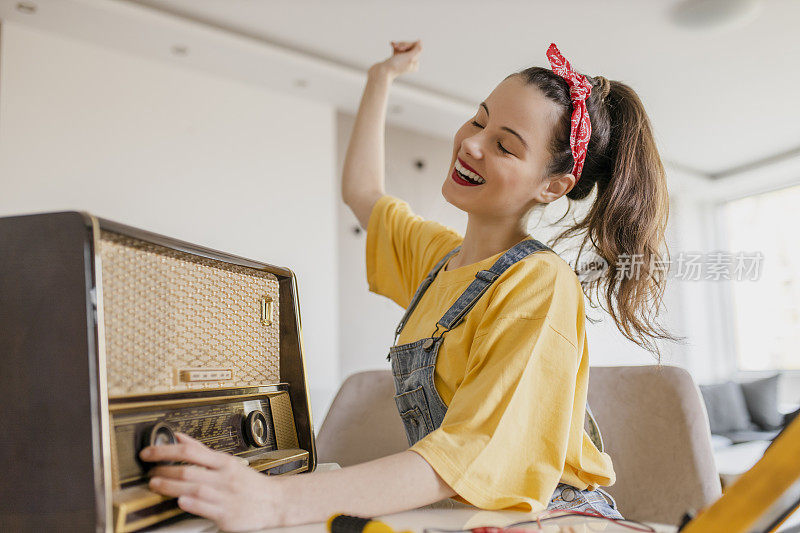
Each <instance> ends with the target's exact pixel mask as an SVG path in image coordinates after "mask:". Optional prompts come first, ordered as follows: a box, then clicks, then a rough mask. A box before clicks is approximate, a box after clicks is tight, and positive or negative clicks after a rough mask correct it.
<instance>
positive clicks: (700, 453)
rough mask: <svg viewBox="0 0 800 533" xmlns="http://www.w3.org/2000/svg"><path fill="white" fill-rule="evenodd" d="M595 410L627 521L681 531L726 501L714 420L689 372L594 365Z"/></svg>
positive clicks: (592, 390) (614, 490)
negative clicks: (685, 522)
mask: <svg viewBox="0 0 800 533" xmlns="http://www.w3.org/2000/svg"><path fill="white" fill-rule="evenodd" d="M589 405H591V406H592V412H593V413H594V415H595V418H596V419H597V423H598V425H599V426H600V430H601V431H602V434H603V444H604V447H605V452H606V453H608V454H609V455H610V456H611V460H612V462H613V464H614V472H615V473H616V475H617V481H616V483H614V485H612V486H611V487H608V488H607V489H605V490H607V491H608V492H609V493H610V494H611V495H612V496H613V497H614V499H615V500H616V501H617V506H618V507H619V511H620V513H622V515H623V516H624V517H625V518H629V519H631V520H647V521H651V522H659V523H662V524H673V525H676V524H678V523H679V522H680V520H681V518H682V517H683V514H684V513H685V512H686V511H688V510H690V509H695V510H699V509H702V508H703V507H706V506H707V505H709V504H711V503H712V502H713V501H715V500H717V499H718V498H719V497H720V495H721V494H722V491H721V487H720V480H719V475H718V473H717V467H716V464H715V462H714V456H713V451H712V447H711V433H710V430H709V425H708V415H707V414H706V409H705V405H704V404H703V400H702V398H701V396H700V391H699V390H698V388H697V385H696V384H695V383H694V381H693V380H692V377H691V376H690V375H689V373H688V372H687V371H686V370H684V369H683V368H679V367H675V366H667V365H662V366H655V365H651V366H608V367H591V368H590V370H589Z"/></svg>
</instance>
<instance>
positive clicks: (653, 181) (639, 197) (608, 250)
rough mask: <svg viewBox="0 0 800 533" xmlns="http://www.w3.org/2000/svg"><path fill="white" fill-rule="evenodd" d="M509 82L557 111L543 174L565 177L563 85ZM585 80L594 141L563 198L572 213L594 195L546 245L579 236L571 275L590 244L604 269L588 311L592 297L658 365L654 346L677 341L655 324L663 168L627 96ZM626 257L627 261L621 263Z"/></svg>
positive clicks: (539, 71)
mask: <svg viewBox="0 0 800 533" xmlns="http://www.w3.org/2000/svg"><path fill="white" fill-rule="evenodd" d="M515 75H517V76H521V77H522V79H523V80H524V81H525V82H526V83H528V84H531V85H534V86H536V87H538V88H539V89H540V90H541V91H542V92H543V93H544V95H545V96H546V97H548V98H549V99H550V100H552V101H554V102H555V103H557V104H558V106H559V107H560V108H561V110H562V111H561V114H560V116H559V117H558V119H557V120H556V123H555V125H554V127H553V136H552V139H551V142H550V153H551V155H552V158H551V160H550V164H549V167H548V169H547V174H548V176H553V175H560V174H567V173H570V172H571V171H572V167H573V164H574V159H573V157H572V149H571V147H570V144H569V136H570V118H571V116H572V101H571V100H570V94H569V85H568V84H567V82H566V81H565V80H564V79H563V78H561V77H560V76H558V75H557V74H555V73H554V72H553V71H551V70H549V69H546V68H541V67H531V68H528V69H525V70H523V71H521V72H517V73H515V74H512V76H515ZM587 78H588V79H589V81H590V82H591V83H592V92H591V94H590V95H589V97H588V98H587V101H586V105H587V108H588V110H589V119H590V121H591V124H592V136H591V138H590V139H589V145H588V148H587V154H586V161H585V163H584V167H583V171H582V172H581V177H580V179H579V180H578V182H577V183H576V184H575V186H574V187H573V188H572V190H570V191H569V192H568V193H567V195H566V196H567V198H568V199H569V207H570V208H571V207H572V201H575V200H582V199H584V198H586V197H587V196H589V194H590V193H591V192H592V191H593V190H595V188H596V190H597V196H596V197H595V199H594V202H593V203H592V205H591V207H590V209H589V211H588V213H587V214H586V216H584V217H583V218H582V219H580V220H578V221H577V222H576V223H575V225H573V226H571V227H569V228H567V229H566V230H564V231H562V232H561V233H559V234H558V235H557V236H556V237H555V238H554V239H553V240H552V241H551V242H550V243H549V244H550V246H551V247H552V246H555V245H556V244H558V243H559V242H561V241H562V240H564V239H567V238H569V237H573V236H576V235H582V236H583V239H582V241H581V244H580V247H579V251H578V259H577V260H576V268H577V265H578V264H579V263H580V255H581V253H582V252H583V250H584V248H586V247H587V246H588V245H589V243H591V245H592V246H593V247H594V249H595V251H596V253H597V254H598V255H599V256H600V257H602V258H603V260H605V262H606V263H607V265H608V268H607V269H606V270H605V272H603V274H602V275H601V276H598V277H596V278H595V279H594V280H590V281H588V282H585V283H583V289H584V293H585V294H586V296H587V298H588V299H589V302H590V304H592V301H593V298H592V296H593V295H594V296H595V297H596V300H597V302H598V304H599V305H600V307H601V308H602V309H604V310H605V311H607V312H608V313H609V314H610V315H611V316H612V318H613V319H614V322H615V323H616V325H617V327H618V328H619V330H620V331H621V332H622V334H623V335H624V336H625V337H627V338H628V339H630V340H631V341H633V342H635V343H636V344H638V345H639V346H641V347H642V348H644V349H646V350H648V351H650V352H651V353H653V354H654V355H656V357H657V359H658V362H659V364H660V363H661V352H660V350H659V348H658V345H657V344H656V343H655V342H654V341H655V340H656V339H665V340H671V341H678V340H681V339H682V337H675V336H673V335H672V334H670V333H669V332H668V331H666V330H665V329H664V328H663V327H662V326H661V325H659V324H658V323H657V322H656V316H657V315H658V312H659V309H660V307H661V304H662V299H663V295H664V288H665V286H666V281H667V279H666V274H667V272H666V268H663V267H661V265H665V266H668V265H669V250H668V248H667V245H666V242H665V238H664V231H665V229H666V225H667V217H668V214H669V198H668V197H667V184H666V175H665V172H664V166H663V165H662V163H661V158H660V156H659V154H658V150H657V149H656V143H655V139H654V138H653V133H652V129H651V126H650V120H649V118H648V117H647V114H646V113H645V110H644V107H643V106H642V102H641V100H639V97H638V96H637V95H636V93H635V92H634V91H633V89H631V88H630V87H629V86H627V85H625V84H624V83H621V82H618V81H609V80H607V79H605V78H603V77H602V76H597V77H595V78H592V77H589V76H587ZM569 211H570V209H568V211H567V213H565V215H564V216H566V215H567V214H568V213H569ZM563 218H564V217H561V219H560V220H563ZM626 257H627V258H629V259H630V260H627V261H626V259H625V258H626ZM631 261H633V262H631ZM634 264H638V265H639V267H638V275H637V272H636V270H635V269H632V268H629V269H628V271H627V272H626V267H632V266H633V265H634ZM592 305H593V304H592ZM593 307H596V306H595V305H593Z"/></svg>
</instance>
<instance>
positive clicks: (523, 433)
mask: <svg viewBox="0 0 800 533" xmlns="http://www.w3.org/2000/svg"><path fill="white" fill-rule="evenodd" d="M515 266H516V265H515ZM512 269H514V267H512ZM512 269H509V270H512ZM520 270H522V269H520ZM559 271H560V272H559ZM518 274H520V275H521V276H522V278H524V279H518V280H515V281H516V283H514V282H513V281H514V280H509V281H512V283H511V284H509V285H505V284H504V286H508V287H511V289H510V290H505V289H503V290H498V291H496V293H495V294H493V296H492V301H491V302H490V304H489V306H488V309H487V311H486V312H485V313H484V315H483V317H482V320H481V325H480V326H479V328H478V330H477V331H476V337H475V339H474V341H473V343H472V345H471V348H470V353H469V357H468V362H467V368H466V373H465V376H464V380H463V381H462V382H461V384H460V385H459V386H458V388H457V389H456V391H455V393H454V395H453V398H452V400H451V402H450V405H449V406H448V409H447V413H446V415H445V417H444V420H443V422H442V425H441V426H440V427H439V428H438V429H437V430H435V431H433V432H431V433H430V434H428V435H427V436H426V437H425V438H423V439H422V440H420V441H419V442H418V443H416V444H415V445H414V446H412V448H411V449H412V450H413V451H415V452H417V453H419V454H420V455H421V456H422V457H424V458H425V459H426V460H427V461H428V463H430V464H431V466H432V467H433V468H434V470H435V471H436V472H437V473H438V474H439V475H440V476H441V477H442V478H443V479H444V481H445V482H447V483H448V484H449V485H450V486H451V487H452V488H453V490H455V491H456V493H457V494H458V496H460V497H461V498H462V499H463V500H465V501H467V502H468V503H470V504H472V505H475V506H477V507H480V508H483V509H503V508H509V507H513V508H521V509H525V510H532V511H538V510H541V509H543V508H545V507H546V505H547V503H548V502H549V500H550V498H551V497H552V493H553V491H554V490H555V488H556V485H557V484H558V483H559V481H560V479H561V476H562V471H563V470H564V466H565V461H566V460H567V456H568V455H570V459H571V460H573V459H575V457H574V456H575V454H577V455H578V456H580V455H581V450H582V446H584V441H583V416H584V407H585V391H583V394H577V396H576V392H580V391H576V388H577V385H576V383H577V382H578V380H577V373H578V371H579V367H580V366H582V361H581V359H582V357H581V353H579V350H578V348H577V347H576V341H575V337H576V336H577V333H576V331H574V330H575V325H574V322H575V316H576V312H577V311H578V309H577V308H576V306H578V305H579V303H578V300H577V298H579V297H582V295H579V294H575V291H576V290H577V291H580V289H579V288H576V287H575V284H574V283H573V281H574V282H577V280H576V279H573V280H570V278H569V275H570V274H571V275H572V276H573V278H574V274H572V273H571V272H570V273H566V272H564V271H563V270H562V269H560V268H558V267H557V266H554V264H553V262H552V261H544V262H542V265H541V268H538V269H535V270H534V271H532V272H531V271H530V270H528V273H527V274H525V273H518ZM514 275H515V274H514V273H512V278H513V276H514ZM570 322H572V323H573V326H572V328H571V329H572V330H573V331H572V332H569V331H563V329H565V328H566V329H570V326H569V324H570ZM557 326H558V327H557ZM587 370H588V368H587ZM581 398H582V400H581ZM570 443H577V444H572V447H574V448H576V450H570V449H569V447H570ZM603 456H604V457H603ZM596 457H599V463H601V464H594V465H591V464H586V461H590V460H592V457H591V456H587V457H584V458H583V459H581V457H578V458H577V459H578V461H579V463H580V461H581V460H583V461H584V464H582V467H584V469H585V470H588V471H590V472H609V471H611V472H613V470H611V463H610V457H608V456H607V455H606V454H601V455H599V456H596ZM584 481H585V482H586V483H587V484H588V485H611V484H613V483H614V479H613V476H612V477H607V476H589V479H585V480H584ZM592 488H596V486H595V487H592Z"/></svg>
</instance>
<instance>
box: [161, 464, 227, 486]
mask: <svg viewBox="0 0 800 533" xmlns="http://www.w3.org/2000/svg"><path fill="white" fill-rule="evenodd" d="M149 474H150V477H151V478H153V477H160V478H167V479H174V480H177V481H191V482H194V483H213V482H214V481H215V479H216V477H215V476H216V474H215V473H214V472H213V471H211V470H209V469H207V468H203V467H201V466H195V465H175V466H172V465H159V466H157V467H155V468H153V469H151V470H150V472H149Z"/></svg>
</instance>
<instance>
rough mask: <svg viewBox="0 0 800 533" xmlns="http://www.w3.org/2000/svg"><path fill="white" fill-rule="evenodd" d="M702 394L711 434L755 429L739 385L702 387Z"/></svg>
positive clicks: (724, 384)
mask: <svg viewBox="0 0 800 533" xmlns="http://www.w3.org/2000/svg"><path fill="white" fill-rule="evenodd" d="M700 392H701V393H702V395H703V401H704V402H705V404H706V411H707V412H708V423H709V425H710V426H711V433H716V434H722V433H728V432H731V431H748V430H751V429H753V424H752V423H751V421H750V413H749V412H748V411H747V404H746V403H745V400H744V393H743V392H742V388H741V387H740V386H739V384H738V383H734V382H733V381H727V382H725V383H718V384H714V385H700Z"/></svg>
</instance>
